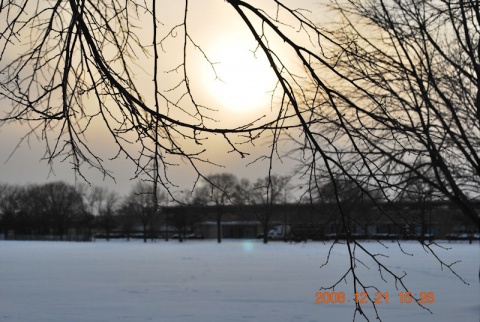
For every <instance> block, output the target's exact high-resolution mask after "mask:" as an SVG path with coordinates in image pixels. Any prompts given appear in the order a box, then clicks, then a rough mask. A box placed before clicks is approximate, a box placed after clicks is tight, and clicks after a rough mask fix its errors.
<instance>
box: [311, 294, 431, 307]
mask: <svg viewBox="0 0 480 322" xmlns="http://www.w3.org/2000/svg"><path fill="white" fill-rule="evenodd" d="M354 295H355V297H354V298H352V299H351V300H349V299H346V298H345V292H316V293H315V303H316V304H329V303H332V304H337V303H338V304H343V303H350V302H352V303H357V304H368V303H373V304H375V305H377V304H388V303H389V301H390V297H389V294H388V292H383V293H382V292H376V293H375V296H370V295H369V294H368V293H367V292H360V293H355V294H354ZM398 300H399V303H400V304H410V303H419V304H421V305H425V304H432V303H434V302H435V293H434V292H419V293H418V294H417V293H415V294H412V293H411V292H400V293H398Z"/></svg>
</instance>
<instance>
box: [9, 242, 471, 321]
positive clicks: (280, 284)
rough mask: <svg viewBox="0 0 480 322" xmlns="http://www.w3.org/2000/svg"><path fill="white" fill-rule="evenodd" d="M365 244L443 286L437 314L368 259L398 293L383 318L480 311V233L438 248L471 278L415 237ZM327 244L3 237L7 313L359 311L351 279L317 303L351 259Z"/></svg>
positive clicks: (36, 317)
mask: <svg viewBox="0 0 480 322" xmlns="http://www.w3.org/2000/svg"><path fill="white" fill-rule="evenodd" d="M365 245H366V247H368V248H369V249H370V250H371V251H373V252H380V251H381V252H383V253H384V254H387V255H389V256H390V257H389V258H388V259H386V260H387V263H388V268H389V269H392V270H393V271H395V272H397V273H399V274H401V273H402V272H403V271H404V270H405V271H407V273H408V275H407V277H405V282H406V283H407V285H408V286H410V287H411V291H412V293H419V292H422V291H424V292H434V296H435V301H434V303H432V304H427V305H426V306H427V307H428V308H430V309H431V311H432V312H433V314H430V313H429V312H427V311H425V310H423V309H422V308H420V307H419V306H418V305H416V304H414V303H410V304H400V303H399V296H398V293H399V292H400V290H396V289H395V285H394V284H393V283H392V281H391V279H389V280H388V283H385V282H383V281H382V280H381V279H379V278H378V273H377V272H378V271H377V268H376V267H375V266H373V265H371V263H370V262H368V261H367V260H366V262H365V264H367V265H368V266H370V269H366V268H362V270H361V272H360V273H361V276H360V277H361V278H362V279H364V281H365V282H367V284H369V283H374V284H375V285H376V286H377V287H378V288H379V290H380V291H381V292H383V293H385V292H389V303H383V304H379V305H378V306H377V308H378V310H379V314H380V316H381V317H382V319H383V321H398V322H406V321H409V322H414V321H445V322H451V321H462V322H478V321H479V317H480V285H479V281H478V268H479V264H480V263H479V260H480V256H479V255H480V248H479V245H478V242H477V243H475V244H473V245H469V244H467V243H452V244H448V243H442V245H444V246H448V247H451V248H452V249H451V250H448V251H445V250H441V249H439V254H440V255H441V257H442V259H443V260H444V261H446V262H453V261H457V260H461V261H462V262H461V263H458V264H456V265H455V266H454V267H455V269H456V271H457V272H458V273H459V274H460V275H461V276H462V277H463V278H464V279H465V281H466V282H468V283H469V284H470V285H465V284H463V283H462V282H461V281H460V280H459V279H458V278H457V277H455V276H454V275H453V274H451V273H449V272H448V271H446V270H443V271H442V270H441V269H440V265H439V264H438V262H436V261H435V260H434V259H433V258H432V257H431V256H430V255H429V254H426V253H425V251H424V250H423V249H422V248H421V247H420V246H418V245H417V244H414V243H412V242H406V243H404V244H402V245H403V246H404V249H405V251H406V252H411V253H413V254H414V256H409V255H405V254H403V253H402V252H401V251H400V250H399V249H398V247H397V246H396V244H395V243H390V242H388V243H387V246H388V247H389V249H387V250H385V249H384V248H383V247H382V246H381V245H379V244H378V243H375V242H366V243H365ZM327 252H328V244H323V243H320V242H314V243H313V242H310V243H307V244H287V243H283V242H276V243H270V244H268V245H263V244H261V243H260V242H259V241H225V242H223V243H222V244H221V245H218V244H216V242H215V241H211V240H208V241H188V242H186V243H178V241H171V242H168V243H165V242H161V241H159V242H156V243H148V244H143V243H142V242H138V241H131V242H125V241H114V242H105V241H97V242H95V243H67V242H13V241H0V321H6V322H10V321H14V322H22V321H28V322H33V321H35V322H56V321H62V322H63V321H65V322H75V321H109V322H111V321H135V322H137V321H195V322H212V321H220V322H223V321H262V322H264V321H265V322H270V321H272V322H273V321H275V322H277V321H282V322H283V321H298V322H309V321H352V317H353V312H354V305H353V303H352V301H353V298H354V296H353V290H352V283H351V280H347V284H345V283H341V284H340V285H339V287H338V288H336V290H335V291H336V292H341V291H344V292H345V294H346V296H345V297H346V302H345V303H343V304H332V303H328V304H315V298H316V297H315V293H316V292H317V291H318V289H319V288H320V287H321V286H328V285H330V284H332V283H334V282H335V281H336V280H337V279H338V278H339V277H340V276H342V275H343V274H344V273H345V271H346V269H347V267H346V264H347V262H348V256H347V252H346V249H345V246H341V245H340V246H337V247H335V248H334V253H333V255H332V258H331V261H330V263H329V265H327V266H326V267H323V268H321V269H320V268H319V267H320V265H321V264H322V263H323V262H324V261H325V258H326V255H327ZM348 300H351V302H350V303H348V302H347V301H348ZM366 307H367V309H368V308H371V307H372V305H371V304H368V305H367V306H366ZM371 313H372V312H369V314H371ZM370 316H371V320H375V315H374V314H373V315H370ZM357 320H358V321H363V320H364V319H363V318H360V317H358V319H357Z"/></svg>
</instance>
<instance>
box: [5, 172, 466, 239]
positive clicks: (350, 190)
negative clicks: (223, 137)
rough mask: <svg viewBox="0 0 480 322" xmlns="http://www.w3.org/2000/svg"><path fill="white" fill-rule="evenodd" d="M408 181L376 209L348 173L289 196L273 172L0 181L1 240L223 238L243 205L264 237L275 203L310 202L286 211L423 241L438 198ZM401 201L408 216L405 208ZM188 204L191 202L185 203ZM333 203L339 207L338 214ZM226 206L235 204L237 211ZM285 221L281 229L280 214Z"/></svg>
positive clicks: (286, 184)
mask: <svg viewBox="0 0 480 322" xmlns="http://www.w3.org/2000/svg"><path fill="white" fill-rule="evenodd" d="M410 181H411V182H410V183H409V184H408V186H407V187H406V188H405V189H404V190H403V191H402V193H401V194H400V195H398V196H396V197H395V198H396V200H397V206H398V209H397V210H396V207H395V206H391V207H389V210H388V211H386V212H385V213H382V212H379V211H377V210H375V209H376V206H375V204H381V203H383V202H385V200H384V197H383V195H382V194H381V193H380V192H379V191H366V189H365V188H364V187H359V186H358V185H357V184H355V182H353V181H352V180H348V178H336V180H335V184H334V182H333V181H329V180H323V181H321V180H320V179H319V180H318V181H317V182H322V183H321V186H320V187H319V189H318V190H317V191H318V193H316V194H314V195H308V196H307V197H305V196H293V194H292V191H293V190H295V189H296V188H297V187H295V186H294V185H292V183H291V182H290V179H289V177H287V176H279V175H269V176H266V177H264V178H259V179H257V180H255V181H253V182H252V181H250V180H248V179H245V178H243V179H239V178H237V176H235V175H234V174H231V173H216V174H211V175H208V176H206V177H205V178H204V179H203V180H201V181H200V182H199V183H198V184H197V185H196V187H195V188H194V189H193V190H184V191H180V192H178V193H176V194H175V195H171V194H170V193H168V192H167V191H157V194H156V196H154V195H153V191H154V187H153V185H152V184H151V183H147V182H143V181H138V182H136V183H135V184H134V185H133V187H132V189H131V191H130V193H128V194H127V195H126V196H124V197H120V196H119V195H118V194H117V193H116V192H114V191H111V190H108V189H106V188H100V187H90V186H86V185H77V186H73V185H70V184H67V183H65V182H62V181H58V182H50V183H45V184H29V185H25V186H18V185H11V184H0V233H1V234H3V238H4V239H55V240H78V239H80V240H90V239H91V238H92V236H94V235H95V234H97V236H101V237H103V238H105V239H107V240H110V239H111V238H114V237H115V238H116V237H123V238H127V239H130V238H142V239H143V241H144V242H147V240H148V239H152V240H153V239H157V238H165V240H166V241H168V239H169V238H172V237H173V236H172V234H176V236H175V237H177V238H179V239H180V240H182V239H185V238H187V235H188V234H189V233H192V232H193V231H195V227H196V226H197V225H198V224H199V223H201V222H203V221H214V222H215V223H216V236H217V242H218V243H221V241H222V221H223V217H224V216H225V215H226V214H227V213H229V214H230V213H231V212H232V211H234V212H241V211H244V212H246V213H245V214H240V217H239V218H244V217H241V216H242V215H244V216H246V217H245V218H247V217H248V218H249V220H251V219H252V218H253V219H254V220H256V221H258V223H259V225H260V226H261V230H262V233H261V234H260V235H261V236H262V238H263V242H264V243H267V242H268V232H269V230H270V229H271V228H272V225H273V220H274V219H275V220H276V221H278V219H279V218H278V209H279V208H278V207H275V205H279V204H288V203H311V204H312V205H314V207H312V210H309V211H308V214H288V216H289V217H290V216H291V215H294V216H296V217H298V218H295V219H294V221H297V222H302V224H309V223H310V224H312V225H313V226H315V225H318V223H319V222H321V223H322V225H325V224H326V225H328V226H329V227H334V228H330V229H329V230H332V229H333V230H334V232H335V234H337V235H338V236H341V235H345V234H346V231H345V227H346V228H347V229H348V230H349V231H353V232H355V231H356V230H358V228H359V227H360V228H361V229H363V230H364V231H366V229H367V228H365V227H363V226H365V225H367V224H370V225H371V224H380V223H383V224H385V223H390V224H393V225H395V230H396V231H400V230H402V229H404V227H405V226H406V225H411V224H414V225H417V226H418V227H419V229H420V234H419V238H420V239H421V240H423V238H424V237H425V236H428V235H431V231H427V229H431V226H432V209H430V208H431V207H432V205H433V203H435V202H441V201H442V199H441V198H439V197H438V195H437V194H436V192H435V191H434V190H433V189H431V188H430V187H429V186H427V185H424V184H422V182H421V181H419V180H415V179H412V180H410ZM372 197H373V198H372ZM406 204H408V205H409V207H410V208H411V209H413V210H412V211H413V212H414V214H413V213H412V211H409V212H405V211H404V209H405V205H406ZM192 205H195V206H197V207H196V208H194V209H193V210H192V207H190V209H189V208H188V207H189V206H192ZM335 205H340V206H341V211H342V212H343V214H344V216H343V217H341V216H339V214H338V211H339V210H338V209H337V206H335ZM412 205H413V206H412ZM232 206H236V207H234V208H235V209H234V208H232ZM243 206H254V207H249V208H245V207H243ZM199 209H200V210H199ZM232 209H234V210H232ZM242 209H243V210H242ZM289 209H291V208H289ZM292 209H293V208H292ZM292 209H291V211H294V210H292ZM286 211H287V210H284V211H283V213H285V212H286ZM284 215H285V216H286V214H284ZM412 215H413V217H412ZM282 216H283V215H282ZM433 216H434V217H435V215H433ZM300 217H301V218H300ZM436 217H438V218H433V219H435V220H437V219H438V220H443V221H444V219H441V217H442V218H443V216H440V215H439V216H436ZM285 218H286V217H285ZM242 220H243V219H242ZM342 220H345V222H342ZM284 224H285V227H286V225H287V222H286V219H285V220H284ZM464 224H465V225H467V226H469V225H471V224H473V223H464ZM307 226H308V225H307ZM310 226H311V225H310ZM310 226H309V227H310ZM335 227H336V228H335ZM362 227H363V228H362ZM429 227H430V228H429ZM311 229H312V228H311V227H310V228H308V230H311ZM472 231H473V230H472ZM317 233H318V232H317Z"/></svg>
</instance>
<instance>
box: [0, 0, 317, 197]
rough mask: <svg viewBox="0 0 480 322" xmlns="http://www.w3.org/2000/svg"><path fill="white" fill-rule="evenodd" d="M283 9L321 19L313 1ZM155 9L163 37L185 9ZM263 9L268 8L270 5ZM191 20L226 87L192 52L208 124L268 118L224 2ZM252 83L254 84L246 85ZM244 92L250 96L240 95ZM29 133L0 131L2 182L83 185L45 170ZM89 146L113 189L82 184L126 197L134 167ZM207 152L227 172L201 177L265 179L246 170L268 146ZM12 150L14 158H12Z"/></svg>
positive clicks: (245, 40) (65, 170)
mask: <svg viewBox="0 0 480 322" xmlns="http://www.w3.org/2000/svg"><path fill="white" fill-rule="evenodd" d="M268 3H269V1H264V2H262V5H265V4H268ZM289 3H290V4H294V6H296V7H303V8H309V9H311V10H312V12H311V13H310V14H311V18H312V20H318V21H320V20H321V19H322V16H321V12H320V11H319V6H318V5H317V4H316V3H317V2H316V1H289ZM159 7H161V10H160V11H161V13H162V14H161V16H160V18H159V19H160V21H161V22H162V23H163V25H162V26H161V27H160V31H161V35H162V36H163V35H167V34H168V31H169V30H170V29H171V28H172V26H173V25H176V24H178V23H179V22H181V19H182V14H183V3H182V1H175V2H171V1H162V2H159ZM266 7H267V8H268V5H267V6H266ZM189 15H190V16H189V25H188V26H189V30H190V32H191V36H192V37H193V38H194V40H195V41H196V42H197V44H199V45H200V46H201V47H202V49H203V50H204V51H205V53H207V55H209V58H210V59H211V60H212V62H215V63H218V64H217V65H216V66H217V72H218V73H219V76H220V77H221V78H222V79H223V80H225V82H226V83H222V82H219V81H215V80H214V73H213V71H212V70H211V68H210V66H209V65H208V64H206V63H205V61H204V60H203V59H202V57H201V53H200V52H199V51H198V50H191V53H192V56H191V57H190V58H189V59H190V61H191V65H190V72H191V82H192V83H193V86H194V92H195V93H196V94H197V95H198V98H199V100H200V101H201V103H202V104H205V105H209V106H214V107H215V108H217V109H218V110H219V111H218V112H216V113H215V114H214V117H215V118H216V119H217V120H219V124H221V125H222V126H223V127H225V126H232V125H233V124H237V125H238V124H240V123H243V122H247V121H249V120H253V119H255V118H257V117H258V116H259V115H264V114H268V113H269V111H270V100H269V97H270V96H269V95H270V94H269V93H268V92H267V91H269V90H271V89H273V86H274V84H275V83H274V77H273V74H272V73H271V71H270V69H269V66H268V65H267V63H266V61H265V59H264V57H263V56H262V55H261V54H257V56H256V58H255V57H254V55H253V54H252V52H251V51H252V50H253V49H254V48H255V43H254V42H253V38H252V36H251V35H250V34H249V33H248V31H247V30H246V27H245V26H244V24H243V22H242V21H241V20H240V19H239V18H238V17H237V14H236V13H235V12H234V10H233V9H232V8H231V7H230V6H229V5H228V4H226V3H225V2H224V1H223V0H208V1H207V0H202V1H190V10H189ZM140 32H141V33H142V34H144V35H148V34H149V31H148V28H145V30H142V31H140ZM175 41H176V40H175V39H172V40H171V41H168V42H166V43H165V53H163V54H162V55H164V56H163V57H162V59H161V61H162V64H164V65H162V66H161V68H162V69H163V70H164V71H166V70H169V69H171V68H172V66H175V64H177V62H178V58H179V57H178V50H179V49H178V47H175V46H178V43H177V44H176V43H175ZM142 67H144V69H145V70H146V71H148V70H149V67H148V66H142ZM142 73H143V72H140V71H139V76H138V77H139V78H140V80H139V81H140V83H142V82H145V86H149V84H148V82H149V81H150V80H151V76H148V75H145V74H142ZM170 77H171V76H170V75H169V74H167V73H165V74H163V76H162V84H163V85H164V88H163V90H167V89H168V88H170V87H171V86H172V84H174V83H175V79H172V78H170ZM252 78H253V79H255V80H256V81H257V83H255V82H254V81H252ZM249 80H250V81H249ZM229 84H233V85H231V86H230V85H229ZM252 84H253V85H252ZM245 92H248V93H249V94H248V95H246V94H245ZM239 93H240V94H239ZM229 99H230V102H231V103H229ZM0 104H1V109H2V110H4V111H7V110H8V109H9V104H8V102H6V101H1V102H0ZM247 106H248V108H247ZM29 130H30V128H29V125H28V124H18V123H16V124H10V125H4V126H3V127H1V128H0V136H1V140H0V181H2V182H8V183H14V184H26V183H41V182H45V181H47V180H48V181H55V180H65V181H67V182H70V183H75V182H83V179H82V178H81V177H80V176H78V174H75V172H74V171H73V170H72V165H71V163H70V162H71V160H70V159H69V158H67V159H65V160H62V159H61V158H60V157H59V158H57V159H55V160H54V162H53V163H52V164H48V162H47V160H45V159H43V157H44V154H45V148H46V141H45V140H44V139H43V138H41V137H39V138H38V139H35V138H33V137H31V138H30V140H29V141H22V137H23V136H24V135H25V133H27V132H28V131H29ZM87 139H88V143H89V144H91V147H92V148H94V149H95V150H96V151H100V155H102V158H104V161H105V167H106V168H107V169H108V170H110V171H112V172H111V173H112V176H114V177H115V180H116V182H114V181H113V180H112V179H110V178H103V177H102V176H101V175H99V173H98V172H95V171H85V176H86V178H87V179H88V180H89V181H91V183H92V184H94V185H99V186H104V187H108V188H111V189H113V190H116V191H117V192H119V193H120V194H126V193H128V191H129V190H130V187H131V186H132V185H133V182H132V181H131V180H132V179H133V177H134V171H135V167H134V165H133V164H132V163H131V162H128V161H126V160H124V159H123V158H119V159H116V160H113V161H109V160H108V159H109V158H111V157H112V156H113V155H114V154H115V149H114V148H113V147H112V143H111V141H110V140H108V139H107V138H106V134H105V133H104V132H102V129H101V128H99V129H98V130H97V131H95V133H94V134H93V135H92V134H90V136H89V137H88V138H87ZM49 143H50V144H53V143H55V141H54V140H52V138H50V142H49ZM208 145H209V146H208V148H210V154H209V156H208V158H209V160H212V162H216V163H219V164H222V165H224V166H225V168H215V167H212V166H204V167H203V170H204V171H205V172H206V173H207V174H208V173H214V172H232V173H235V174H236V175H237V176H238V177H247V178H249V179H251V180H254V179H255V178H258V177H261V176H264V175H266V173H267V169H268V164H266V163H261V162H259V163H257V164H254V165H249V166H248V167H247V166H246V165H247V164H249V163H250V162H252V161H253V160H254V159H255V158H257V157H258V156H259V155H261V154H262V153H263V152H264V151H266V149H268V140H266V141H265V143H263V144H262V143H260V142H259V144H257V146H256V147H252V148H251V149H250V148H248V149H249V151H250V152H252V155H251V156H250V157H248V158H246V159H241V158H240V157H239V156H238V155H235V154H233V153H231V154H227V153H226V151H228V149H227V147H226V146H225V144H224V143H222V140H221V138H220V137H211V138H210V139H209V142H208ZM16 148H17V149H16ZM15 149H16V151H15V153H14V154H13V155H11V153H12V152H13V151H14V150H15ZM276 164H277V168H276V169H277V171H276V172H278V173H280V174H289V173H290V172H291V170H292V169H293V167H294V165H293V162H291V161H289V160H288V159H284V160H282V162H277V163H276ZM170 175H171V178H172V180H173V182H174V183H176V184H178V185H179V189H184V188H189V187H191V184H192V179H193V178H195V174H194V172H193V171H192V170H191V169H189V168H188V167H186V166H182V165H180V166H178V167H174V168H171V169H170Z"/></svg>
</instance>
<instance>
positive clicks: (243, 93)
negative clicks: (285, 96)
mask: <svg viewBox="0 0 480 322" xmlns="http://www.w3.org/2000/svg"><path fill="white" fill-rule="evenodd" d="M227 37H228V38H227ZM227 37H223V38H221V39H216V40H215V43H213V44H212V45H211V48H209V52H211V53H212V57H213V59H212V62H213V63H214V64H213V66H210V65H209V64H203V66H202V70H201V71H200V73H201V78H202V86H203V87H204V88H205V91H206V92H207V93H208V94H209V96H211V98H212V99H213V101H214V102H215V103H217V104H219V106H220V107H221V108H222V109H226V110H228V111H229V112H234V113H236V114H247V113H251V112H255V111H258V110H259V109H264V108H266V107H269V106H270V101H271V98H272V93H273V89H274V88H275V83H276V78H275V74H274V73H273V71H272V69H271V68H270V66H269V63H268V60H267V58H266V57H265V54H264V53H263V52H262V51H261V50H260V49H259V50H257V51H255V44H254V42H249V41H248V40H247V39H246V37H245V35H243V38H242V36H240V35H237V33H236V32H235V31H234V32H232V35H228V36H227ZM212 67H213V68H212ZM213 69H215V71H214V70H213Z"/></svg>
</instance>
